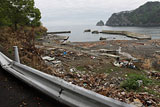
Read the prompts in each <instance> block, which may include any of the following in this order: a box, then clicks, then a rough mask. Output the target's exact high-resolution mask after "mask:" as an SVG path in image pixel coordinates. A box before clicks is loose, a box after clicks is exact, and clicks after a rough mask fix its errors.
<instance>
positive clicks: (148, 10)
mask: <svg viewBox="0 0 160 107" xmlns="http://www.w3.org/2000/svg"><path fill="white" fill-rule="evenodd" d="M128 19H129V20H130V21H131V22H132V23H134V24H139V25H140V24H147V23H150V24H152V23H157V24H158V23H160V2H148V3H146V4H145V5H143V6H140V7H139V8H138V9H136V10H134V11H133V12H131V13H130V14H128Z"/></svg>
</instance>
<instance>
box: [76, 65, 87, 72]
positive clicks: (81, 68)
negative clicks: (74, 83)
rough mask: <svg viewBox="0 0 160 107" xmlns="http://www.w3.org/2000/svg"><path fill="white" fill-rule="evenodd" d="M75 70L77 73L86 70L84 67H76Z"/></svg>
mask: <svg viewBox="0 0 160 107" xmlns="http://www.w3.org/2000/svg"><path fill="white" fill-rule="evenodd" d="M76 69H77V70H79V71H85V70H86V69H85V67H83V66H78V67H76Z"/></svg>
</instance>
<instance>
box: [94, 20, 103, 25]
mask: <svg viewBox="0 0 160 107" xmlns="http://www.w3.org/2000/svg"><path fill="white" fill-rule="evenodd" d="M96 26H104V22H103V21H102V20H100V21H99V22H98V23H97V24H96Z"/></svg>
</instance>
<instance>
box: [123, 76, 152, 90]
mask: <svg viewBox="0 0 160 107" xmlns="http://www.w3.org/2000/svg"><path fill="white" fill-rule="evenodd" d="M151 82H152V81H151V80H150V79H148V78H147V77H146V76H145V75H141V74H129V75H128V77H127V79H126V80H125V81H123V82H122V83H121V87H122V88H124V89H126V90H137V89H139V88H140V87H141V86H142V85H143V86H147V85H148V84H149V83H151Z"/></svg>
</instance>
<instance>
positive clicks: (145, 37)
mask: <svg viewBox="0 0 160 107" xmlns="http://www.w3.org/2000/svg"><path fill="white" fill-rule="evenodd" d="M100 33H102V34H115V35H124V36H126V37H129V38H135V39H138V40H151V36H149V35H144V34H139V33H134V32H128V31H112V30H102V31H101V32H100Z"/></svg>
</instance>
